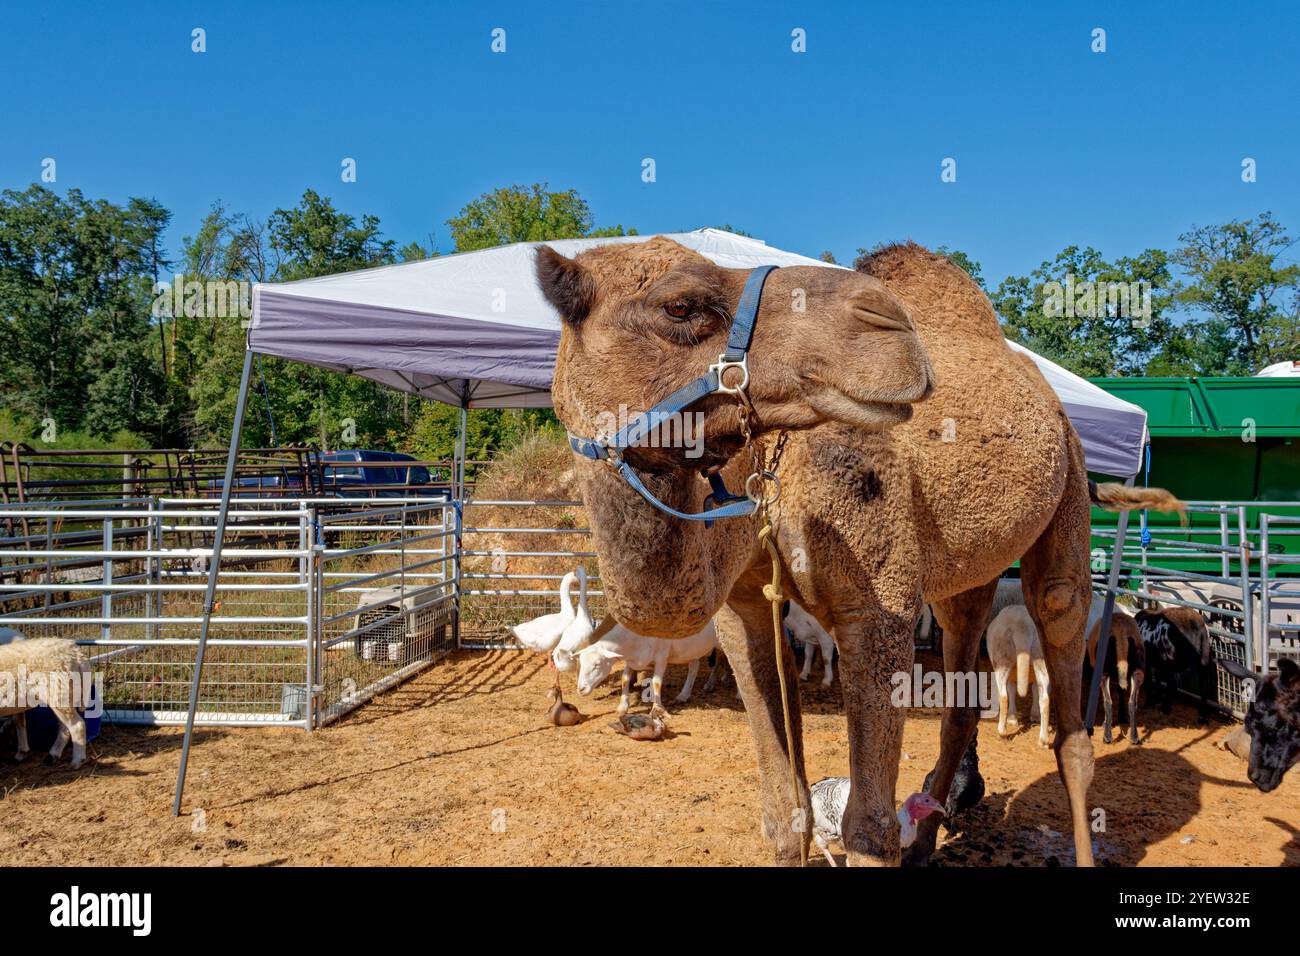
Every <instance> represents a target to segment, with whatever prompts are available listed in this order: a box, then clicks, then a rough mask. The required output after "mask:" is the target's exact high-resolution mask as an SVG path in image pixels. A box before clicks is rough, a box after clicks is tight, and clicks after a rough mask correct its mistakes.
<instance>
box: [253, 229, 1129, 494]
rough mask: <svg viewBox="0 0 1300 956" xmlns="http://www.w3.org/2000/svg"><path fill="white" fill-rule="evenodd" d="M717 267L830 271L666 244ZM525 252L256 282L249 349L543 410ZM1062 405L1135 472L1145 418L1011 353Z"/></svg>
mask: <svg viewBox="0 0 1300 956" xmlns="http://www.w3.org/2000/svg"><path fill="white" fill-rule="evenodd" d="M666 235H667V237H668V238H670V239H673V240H675V241H676V242H679V243H681V244H682V245H684V246H687V247H688V248H691V249H694V250H695V251H696V252H699V253H700V254H701V255H703V256H705V257H706V258H708V259H711V260H712V261H713V262H716V263H717V264H718V265H720V266H724V267H726V268H731V269H752V268H754V267H755V266H760V265H777V266H796V265H799V266H819V267H824V268H841V267H839V266H832V265H828V264H827V263H825V262H822V261H821V260H818V259H810V258H808V257H807V256H801V255H798V254H797V253H793V252H785V251H783V250H781V249H777V248H774V247H773V246H769V245H767V244H766V243H764V242H762V241H761V240H758V239H753V238H750V237H748V236H738V235H735V234H733V233H729V232H723V231H722V230H718V229H699V230H696V231H695V232H680V233H667V234H666ZM650 238H652V236H621V237H616V238H598V239H561V240H556V241H552V242H548V243H545V244H546V245H549V246H552V247H553V248H554V249H555V250H556V251H557V252H560V253H563V254H564V255H566V256H573V255H576V254H577V253H579V252H582V251H583V250H585V249H590V248H592V247H593V246H599V245H606V244H610V243H631V242H645V241H647V240H648V239H650ZM539 245H542V243H535V242H521V243H515V244H513V245H509V246H499V247H497V248H495V249H484V250H481V251H476V252H464V253H458V254H456V255H450V256H440V257H437V258H433V259H425V260H422V261H420V262H409V263H403V264H401V265H393V266H381V267H379V268H376V269H364V270H361V271H359V272H345V273H340V274H338V275H332V276H322V277H320V278H316V279H302V280H299V281H297V282H280V283H259V284H258V285H256V286H255V287H254V289H253V317H252V322H251V324H250V326H249V332H248V342H249V348H250V349H251V350H253V351H254V352H257V353H260V354H263V355H272V356H276V357H279V358H284V359H291V360H293V361H297V362H306V363H308V364H311V365H316V366H319V367H322V368H328V369H333V370H335V371H340V372H348V373H350V374H353V375H361V376H364V377H366V378H370V379H374V380H375V381H377V382H382V383H383V384H385V385H389V386H391V387H393V388H397V389H402V390H404V391H409V392H413V393H415V394H417V395H420V396H423V397H425V398H431V399H437V400H438V401H442V402H446V403H448V404H451V405H457V406H460V407H467V408H544V407H548V406H549V405H550V404H551V398H550V385H551V375H552V371H553V369H554V365H555V354H556V350H557V348H558V346H559V341H560V317H559V316H558V315H557V314H556V312H555V310H554V309H553V308H552V307H551V305H550V303H548V302H547V301H546V300H545V298H543V296H542V294H541V290H540V289H538V287H537V283H536V281H535V278H534V275H535V273H534V269H533V257H534V254H535V249H536V247H537V246H539ZM1012 347H1013V348H1016V349H1018V350H1019V351H1022V352H1025V353H1026V354H1028V355H1030V356H1031V357H1032V358H1033V360H1034V361H1035V362H1036V363H1037V365H1038V367H1039V368H1040V369H1041V370H1042V372H1043V375H1044V376H1045V377H1046V378H1047V380H1048V382H1049V383H1051V385H1052V387H1053V388H1054V389H1055V390H1056V393H1057V394H1058V395H1059V396H1060V397H1061V401H1062V402H1063V403H1064V405H1065V409H1066V412H1067V413H1068V414H1069V416H1070V418H1071V420H1072V421H1073V422H1074V425H1075V428H1076V429H1077V430H1078V432H1079V435H1080V438H1081V439H1082V440H1083V445H1084V450H1085V453H1086V455H1087V459H1088V468H1089V470H1091V471H1097V472H1101V473H1103V474H1107V475H1115V476H1121V477H1128V476H1130V475H1134V474H1136V473H1137V472H1138V470H1139V468H1140V466H1141V461H1142V448H1143V445H1144V444H1145V440H1146V412H1145V411H1143V410H1142V409H1141V408H1139V407H1138V406H1136V405H1132V404H1130V403H1128V402H1125V401H1123V400H1121V399H1118V398H1115V397H1114V396H1112V395H1110V394H1108V393H1107V392H1105V391H1103V390H1102V389H1100V388H1098V387H1097V386H1096V385H1093V384H1092V383H1091V382H1087V381H1085V380H1084V379H1082V378H1080V377H1078V376H1077V375H1074V374H1073V373H1071V372H1068V371H1066V370H1065V369H1063V368H1061V367H1060V366H1059V365H1056V364H1054V363H1052V362H1050V361H1048V360H1047V359H1044V358H1042V357H1041V356H1038V355H1035V354H1034V353H1032V352H1029V351H1028V350H1027V349H1024V348H1022V347H1020V346H1018V345H1015V344H1014V343H1012Z"/></svg>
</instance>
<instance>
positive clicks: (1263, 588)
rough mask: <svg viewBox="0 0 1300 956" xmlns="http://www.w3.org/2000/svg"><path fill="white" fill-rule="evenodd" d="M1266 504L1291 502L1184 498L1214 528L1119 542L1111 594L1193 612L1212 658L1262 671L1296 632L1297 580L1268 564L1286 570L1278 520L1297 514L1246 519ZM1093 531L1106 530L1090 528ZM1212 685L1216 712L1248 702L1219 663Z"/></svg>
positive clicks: (1237, 711) (1184, 678) (1190, 682)
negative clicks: (1117, 577)
mask: <svg viewBox="0 0 1300 956" xmlns="http://www.w3.org/2000/svg"><path fill="white" fill-rule="evenodd" d="M1270 504H1275V505H1277V506H1278V507H1279V508H1283V507H1288V508H1289V507H1294V503H1288V502H1276V503H1269V502H1252V503H1250V504H1234V503H1223V502H1217V503H1216V502H1190V503H1189V504H1188V507H1187V511H1188V513H1189V514H1190V515H1192V516H1193V518H1195V517H1196V516H1200V517H1202V518H1203V519H1204V518H1210V519H1213V520H1215V521H1217V523H1218V527H1217V528H1216V527H1213V526H1212V525H1210V524H1200V525H1198V524H1197V523H1196V521H1195V520H1193V521H1192V522H1191V524H1190V526H1188V527H1183V528H1180V529H1178V530H1176V531H1168V530H1162V531H1161V532H1160V534H1159V535H1153V534H1151V533H1146V534H1144V535H1143V536H1142V537H1140V538H1138V539H1137V541H1136V542H1134V543H1130V544H1126V546H1125V548H1124V555H1123V560H1122V561H1121V563H1120V567H1121V569H1122V572H1121V581H1120V586H1119V589H1118V590H1117V593H1118V594H1124V593H1130V594H1131V595H1133V596H1136V597H1137V599H1138V600H1139V602H1141V603H1145V604H1147V605H1149V606H1157V605H1164V606H1178V607H1186V608H1191V609H1193V610H1196V611H1197V612H1199V613H1200V614H1201V615H1202V617H1203V618H1204V619H1205V622H1206V626H1207V628H1208V630H1209V633H1210V638H1211V641H1212V643H1213V645H1214V653H1215V657H1216V659H1217V660H1218V661H1220V662H1223V661H1229V662H1233V663H1236V664H1240V665H1241V666H1242V667H1244V668H1246V669H1247V670H1249V671H1253V672H1254V673H1256V674H1263V673H1266V672H1267V671H1268V670H1269V668H1270V666H1272V665H1273V664H1274V662H1275V661H1276V658H1277V656H1278V654H1279V653H1280V652H1281V653H1285V649H1286V647H1287V646H1288V637H1290V638H1291V639H1294V638H1295V637H1297V636H1300V633H1298V632H1300V593H1298V591H1297V588H1296V583H1297V582H1296V581H1295V579H1294V578H1288V579H1284V580H1281V581H1278V580H1273V579H1270V574H1269V569H1270V568H1271V567H1275V566H1280V565H1283V564H1287V565H1289V566H1290V567H1289V569H1288V570H1290V569H1293V567H1294V557H1293V556H1292V555H1289V554H1287V553H1286V552H1287V550H1288V549H1287V548H1286V547H1285V546H1284V545H1283V543H1282V542H1283V541H1284V540H1285V538H1286V536H1287V535H1289V534H1291V533H1292V532H1291V530H1290V529H1289V528H1287V527H1285V526H1286V525H1294V524H1295V523H1296V521H1297V519H1296V518H1294V517H1290V516H1276V515H1269V514H1265V513H1261V514H1259V515H1257V516H1255V519H1256V523H1254V524H1252V523H1251V521H1250V520H1248V516H1249V510H1250V509H1260V508H1264V507H1268V506H1269V505H1270ZM1270 522H1272V523H1273V524H1274V527H1273V528H1271V529H1270ZM1278 526H1284V527H1278ZM1093 534H1094V536H1108V535H1113V532H1108V531H1107V530H1104V529H1094V530H1093ZM1270 555H1272V557H1270ZM1100 590H1102V591H1104V590H1105V587H1104V585H1103V586H1102V587H1101V588H1100ZM1177 680H1178V684H1179V687H1180V689H1182V690H1183V691H1186V692H1189V693H1195V694H1197V695H1199V692H1200V688H1199V687H1197V686H1196V677H1195V675H1192V674H1182V675H1178V677H1177ZM1214 683H1215V686H1213V687H1211V688H1209V694H1208V698H1209V700H1210V701H1211V702H1212V703H1215V704H1217V705H1218V707H1219V708H1220V709H1221V710H1224V711H1226V712H1228V713H1231V714H1234V715H1236V716H1238V717H1240V716H1242V715H1244V713H1245V710H1246V708H1247V707H1248V706H1249V703H1250V697H1249V694H1250V691H1249V688H1248V687H1247V686H1246V682H1245V681H1244V680H1243V679H1241V678H1238V677H1235V676H1233V675H1232V674H1230V673H1228V671H1227V670H1225V669H1224V667H1223V666H1222V664H1221V663H1220V664H1219V665H1218V666H1217V667H1216V668H1215V681H1214Z"/></svg>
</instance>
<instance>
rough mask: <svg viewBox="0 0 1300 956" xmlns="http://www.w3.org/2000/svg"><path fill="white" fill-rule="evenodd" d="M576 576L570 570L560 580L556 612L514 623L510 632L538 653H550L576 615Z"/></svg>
mask: <svg viewBox="0 0 1300 956" xmlns="http://www.w3.org/2000/svg"><path fill="white" fill-rule="evenodd" d="M576 578H577V575H576V574H574V573H573V572H572V571H570V572H569V573H568V574H566V575H565V576H564V578H563V579H562V580H561V581H560V611H559V613H558V614H543V615H542V616H541V617H535V618H533V619H532V620H531V621H524V622H523V623H522V624H516V625H515V626H514V627H512V628H511V629H510V633H511V634H513V635H514V636H515V639H516V640H518V641H519V643H520V644H522V645H524V647H526V648H528V649H529V650H530V651H536V652H537V653H539V654H550V653H551V651H553V650H554V649H555V645H556V644H558V643H559V642H560V637H561V635H563V634H564V629H565V628H567V627H568V626H569V625H570V624H571V623H573V619H574V617H575V615H576V612H575V611H574V608H573V595H572V591H573V582H574V580H575V579H576Z"/></svg>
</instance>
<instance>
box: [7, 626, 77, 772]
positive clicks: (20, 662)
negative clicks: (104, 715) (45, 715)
mask: <svg viewBox="0 0 1300 956" xmlns="http://www.w3.org/2000/svg"><path fill="white" fill-rule="evenodd" d="M33 683H35V684H36V685H37V686H39V687H40V688H41V692H42V693H43V694H45V695H47V699H44V700H33V699H31V698H30V696H29V694H30V693H31V691H30V690H29V688H31V687H32V685H33ZM89 687H90V664H89V663H88V662H87V660H86V656H85V654H84V653H82V650H81V648H79V647H78V646H77V645H76V643H75V642H74V641H70V640H66V639H64V638H61V637H35V638H31V639H24V638H23V636H22V635H21V634H18V635H17V637H16V638H14V639H13V640H11V641H10V642H9V643H5V644H0V717H13V718H14V727H15V729H16V730H17V732H18V750H17V752H16V753H15V754H14V759H15V760H23V759H24V758H26V756H27V754H28V753H29V752H30V749H31V748H30V747H29V745H28V742H27V716H26V712H27V711H28V710H30V709H31V708H33V707H36V706H40V705H42V704H43V705H45V706H47V707H49V708H50V710H51V711H52V712H53V713H54V716H55V717H56V718H57V719H58V721H59V733H58V736H57V737H55V738H54V745H53V746H52V747H50V753H49V756H47V757H46V758H45V763H46V764H52V763H54V762H55V761H56V760H58V759H59V757H61V756H63V748H64V747H66V746H67V745H68V740H69V738H71V740H72V769H73V770H76V769H77V768H78V767H80V766H81V765H82V763H84V762H85V760H86V722H85V721H84V720H83V719H82V717H81V714H79V713H78V712H77V708H76V705H77V704H78V703H81V701H80V700H78V699H77V697H78V694H77V693H75V691H79V690H82V689H83V688H84V689H89ZM69 690H72V691H74V693H71V694H70V693H69ZM82 692H83V693H84V691H82Z"/></svg>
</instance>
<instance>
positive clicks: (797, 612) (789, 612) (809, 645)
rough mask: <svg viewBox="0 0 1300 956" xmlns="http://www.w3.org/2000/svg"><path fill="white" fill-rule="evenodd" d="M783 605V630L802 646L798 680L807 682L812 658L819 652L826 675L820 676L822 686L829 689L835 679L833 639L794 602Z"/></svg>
mask: <svg viewBox="0 0 1300 956" xmlns="http://www.w3.org/2000/svg"><path fill="white" fill-rule="evenodd" d="M785 603H786V611H785V629H786V631H788V632H789V634H790V636H791V637H793V638H794V639H795V640H796V641H798V642H799V643H800V644H802V645H803V670H802V671H801V672H800V674H799V679H800V680H807V679H808V677H809V675H811V674H812V665H813V658H814V657H815V656H816V652H817V651H818V650H820V651H821V652H822V660H823V661H824V662H825V668H826V673H824V674H823V675H822V686H823V687H830V686H831V681H832V680H834V679H835V674H834V670H833V664H832V661H833V660H834V655H835V639H834V638H833V637H831V636H830V634H829V633H827V631H826V628H824V627H822V626H821V624H820V623H819V622H818V621H817V618H815V617H813V616H812V615H811V614H809V613H808V612H807V611H805V610H804V609H803V608H802V607H800V606H799V605H798V604H796V603H795V602H794V601H786V602H785Z"/></svg>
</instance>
